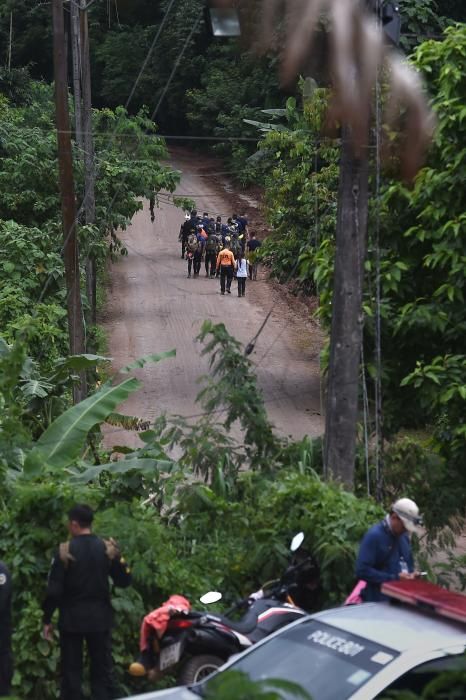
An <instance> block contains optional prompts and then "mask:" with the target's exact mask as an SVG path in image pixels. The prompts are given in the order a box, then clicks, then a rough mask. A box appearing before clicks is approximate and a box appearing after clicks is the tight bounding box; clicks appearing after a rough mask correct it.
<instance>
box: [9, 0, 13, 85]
mask: <svg viewBox="0 0 466 700" xmlns="http://www.w3.org/2000/svg"><path fill="white" fill-rule="evenodd" d="M12 48H13V12H10V40H9V42H8V72H9V71H11V52H12Z"/></svg>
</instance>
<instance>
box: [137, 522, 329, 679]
mask: <svg viewBox="0 0 466 700" xmlns="http://www.w3.org/2000/svg"><path fill="white" fill-rule="evenodd" d="M303 540H304V534H303V533H298V535H295V537H294V538H293V540H292V543H291V547H290V550H291V552H292V553H293V554H294V557H293V559H292V561H291V563H290V565H289V566H288V567H287V569H286V571H285V572H284V574H283V575H282V577H281V578H280V579H279V580H277V581H272V582H269V583H267V584H265V585H264V586H263V587H262V588H261V589H260V591H257V592H256V593H253V594H251V595H249V596H248V597H247V598H244V599H242V600H240V601H238V602H237V603H236V604H235V605H234V606H233V608H231V609H230V610H229V611H228V612H227V613H226V615H221V614H218V613H210V612H207V611H195V610H190V609H189V610H186V609H184V610H172V611H171V612H170V616H169V619H168V623H167V626H166V630H165V632H164V634H163V636H162V637H161V638H160V639H159V638H158V635H157V634H155V633H153V634H152V635H150V638H149V644H148V646H147V648H146V649H144V651H142V653H141V655H140V656H139V658H138V660H137V661H136V662H134V663H133V664H131V666H130V673H131V674H132V675H146V674H148V675H149V677H150V678H152V679H154V680H156V679H157V678H159V677H161V676H162V675H164V674H165V673H166V672H167V671H168V672H173V671H174V670H175V667H177V668H176V677H177V681H178V683H179V684H180V685H191V684H193V683H197V682H198V681H200V680H201V679H203V678H205V677H206V676H208V675H210V674H211V673H213V671H215V670H216V669H217V668H219V667H220V666H221V665H222V664H224V663H225V661H227V659H228V658H229V657H230V656H232V655H233V654H238V653H239V652H241V651H244V650H245V649H247V648H248V647H250V646H252V645H253V644H256V643H257V642H258V641H259V640H261V639H263V638H264V637H267V636H268V635H269V634H272V632H275V631H276V630H278V629H279V628H280V627H283V626H285V625H287V624H288V623H290V622H293V621H294V620H297V619H298V618H300V617H302V616H303V615H306V614H307V613H306V610H304V609H303V607H300V605H301V606H303V605H304V606H305V607H306V608H307V609H308V610H310V609H313V608H315V603H316V599H317V596H318V592H319V590H320V583H319V569H318V566H317V564H316V562H315V560H314V559H313V557H312V556H311V555H309V554H308V553H307V552H305V551H300V552H298V550H299V549H300V547H301V545H302V542H303ZM221 598H222V594H221V593H219V592H217V591H210V592H209V593H206V594H205V595H203V596H202V597H201V598H200V602H201V603H202V604H203V605H210V604H212V603H215V602H218V601H219V600H220V599H221ZM186 602H187V601H186ZM188 605H189V604H188ZM239 610H245V612H244V613H243V615H242V616H241V617H240V619H238V620H234V619H231V617H230V615H232V614H233V613H234V612H236V611H239Z"/></svg>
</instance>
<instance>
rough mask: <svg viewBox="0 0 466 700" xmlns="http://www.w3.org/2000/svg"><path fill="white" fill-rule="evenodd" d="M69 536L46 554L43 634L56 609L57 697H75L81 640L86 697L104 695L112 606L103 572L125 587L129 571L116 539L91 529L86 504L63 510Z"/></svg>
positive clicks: (101, 699)
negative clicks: (102, 536) (47, 570)
mask: <svg viewBox="0 0 466 700" xmlns="http://www.w3.org/2000/svg"><path fill="white" fill-rule="evenodd" d="M68 520H69V522H68V529H69V532H70V534H71V539H70V540H69V541H68V542H65V543H63V544H61V545H60V547H59V551H58V552H57V554H56V555H55V557H54V558H53V560H52V567H51V569H50V573H49V578H48V584H47V593H46V598H45V601H44V605H43V610H44V637H45V638H46V639H48V640H49V641H51V640H52V632H53V628H52V624H51V620H52V615H53V613H54V611H55V609H56V608H58V609H59V618H58V628H59V630H60V650H61V696H60V697H61V699H62V700H81V697H82V695H81V682H82V671H83V644H84V641H85V642H86V645H87V651H88V655H89V662H90V682H91V693H92V700H109V698H110V694H109V693H110V690H109V689H110V688H111V686H112V660H111V659H112V657H111V628H112V606H111V601H110V584H109V577H110V578H111V579H112V580H113V583H114V584H115V586H120V587H122V588H126V586H129V585H130V583H131V574H130V571H129V569H128V567H127V565H126V563H125V561H124V559H122V558H121V555H120V552H119V550H118V547H117V546H116V543H115V542H114V541H113V540H102V539H100V538H99V537H97V536H96V535H93V534H92V531H91V526H92V520H93V512H92V509H91V508H90V507H89V506H87V505H84V504H81V505H76V506H74V508H72V509H71V510H70V512H69V513H68Z"/></svg>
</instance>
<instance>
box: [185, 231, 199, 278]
mask: <svg viewBox="0 0 466 700" xmlns="http://www.w3.org/2000/svg"><path fill="white" fill-rule="evenodd" d="M199 247H200V243H199V240H198V237H197V233H196V229H194V230H191V233H190V234H189V236H188V239H187V241H186V260H187V261H188V277H191V270H192V268H193V263H194V255H195V253H196V252H197V249H198V248H199ZM194 272H196V270H194Z"/></svg>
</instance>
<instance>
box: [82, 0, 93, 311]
mask: <svg viewBox="0 0 466 700" xmlns="http://www.w3.org/2000/svg"><path fill="white" fill-rule="evenodd" d="M80 19H81V22H80V28H81V35H80V36H81V70H82V84H81V87H82V99H83V109H82V119H83V122H82V123H83V147H84V210H85V216H86V224H94V223H95V160H94V139H93V136H92V90H91V60H90V55H89V25H88V20H87V6H86V0H81V16H80ZM96 286H97V275H96V266H95V256H94V255H93V254H92V253H89V255H88V257H87V262H86V290H87V299H88V303H89V306H90V310H91V312H90V322H91V323H92V324H94V325H95V323H96V321H97V319H96V302H97V300H96V292H97V290H96Z"/></svg>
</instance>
